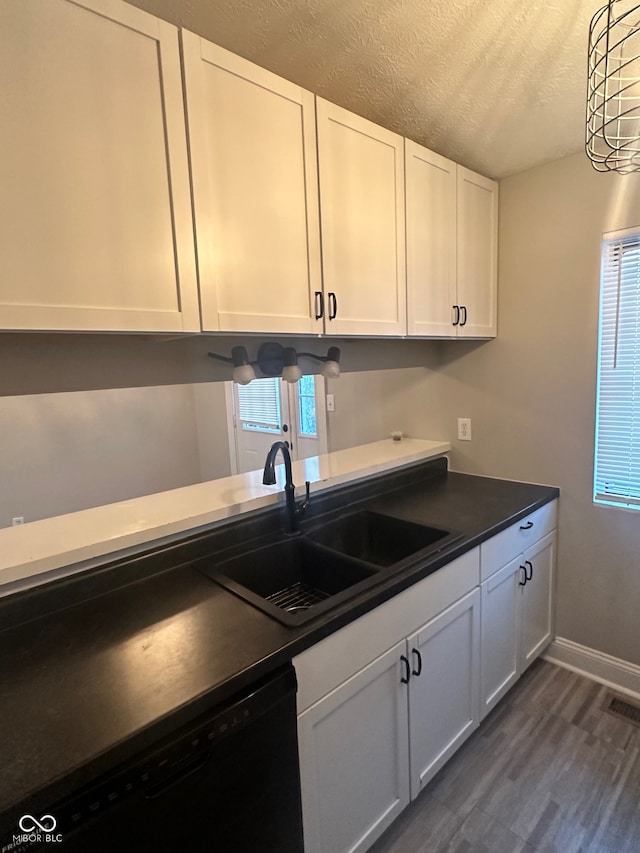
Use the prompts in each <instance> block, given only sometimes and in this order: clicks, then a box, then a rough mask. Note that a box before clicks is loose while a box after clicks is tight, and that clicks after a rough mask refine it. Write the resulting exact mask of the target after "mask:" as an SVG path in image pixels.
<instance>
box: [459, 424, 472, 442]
mask: <svg viewBox="0 0 640 853" xmlns="http://www.w3.org/2000/svg"><path fill="white" fill-rule="evenodd" d="M458 439H459V440H460V441H471V418H458Z"/></svg>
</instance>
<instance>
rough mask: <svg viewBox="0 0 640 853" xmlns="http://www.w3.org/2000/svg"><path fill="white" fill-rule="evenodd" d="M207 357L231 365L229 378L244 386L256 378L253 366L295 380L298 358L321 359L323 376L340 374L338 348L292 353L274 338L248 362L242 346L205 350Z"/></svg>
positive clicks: (262, 346)
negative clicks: (221, 350)
mask: <svg viewBox="0 0 640 853" xmlns="http://www.w3.org/2000/svg"><path fill="white" fill-rule="evenodd" d="M208 355H209V356H210V358H215V359H217V360H218V361H224V362H226V363H227V364H232V365H233V375H232V379H233V381H234V382H237V383H238V384H239V385H248V384H249V382H251V381H252V380H253V379H255V378H256V373H255V370H254V367H255V366H256V365H257V367H258V368H259V369H260V372H261V373H262V375H263V376H282V378H283V379H284V380H285V382H291V383H294V382H297V381H298V380H299V379H300V377H301V376H302V370H301V368H300V366H299V365H298V359H299V358H313V359H315V360H316V361H321V362H323V368H322V371H321V372H322V375H323V376H325V377H326V378H327V379H337V378H338V377H339V376H340V350H339V348H338V347H329V349H328V350H327V354H326V355H316V354H315V353H313V352H296V350H295V349H294V347H283V346H281V344H278V343H275V342H274V341H268V342H267V343H264V344H261V345H260V347H259V349H258V354H257V357H256V359H255V361H249V356H248V354H247V350H246V347H243V346H237V347H233V348H232V350H231V356H228V355H219V354H218V353H215V352H210V353H208Z"/></svg>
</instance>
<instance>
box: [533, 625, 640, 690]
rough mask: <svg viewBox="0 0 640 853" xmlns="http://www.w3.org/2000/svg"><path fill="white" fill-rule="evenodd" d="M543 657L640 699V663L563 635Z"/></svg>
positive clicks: (557, 638)
mask: <svg viewBox="0 0 640 853" xmlns="http://www.w3.org/2000/svg"><path fill="white" fill-rule="evenodd" d="M543 657H544V659H545V660H548V661H550V662H551V663H555V664H558V666H563V667H564V668H565V669H571V670H573V671H574V672H578V673H580V675H586V676H587V678H592V679H593V680H594V681H599V682H600V683H601V684H606V685H607V687H611V688H613V689H614V690H619V691H621V692H622V693H628V694H629V695H631V696H633V697H634V698H635V699H640V666H637V665H636V664H634V663H629V661H625V660H622V659H621V658H614V657H612V656H611V655H606V654H604V652H599V651H596V649H590V648H589V647H588V646H581V645H580V644H579V643H574V642H572V641H571V640H565V639H564V638H563V637H556V639H555V640H554V641H553V642H552V643H551V645H550V646H548V647H547V649H546V650H545V652H544V654H543Z"/></svg>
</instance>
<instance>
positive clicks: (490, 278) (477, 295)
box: [456, 166, 498, 338]
mask: <svg viewBox="0 0 640 853" xmlns="http://www.w3.org/2000/svg"><path fill="white" fill-rule="evenodd" d="M457 185H458V202H457V217H456V218H457V224H458V229H457V232H458V233H457V237H458V240H457V282H458V296H457V302H456V304H457V305H458V307H459V309H460V313H461V316H460V321H459V323H458V326H457V331H458V337H463V338H495V336H496V333H497V319H496V317H497V291H498V287H497V284H498V184H497V183H496V182H495V181H491V180H489V178H483V177H482V175H477V174H476V173H475V172H470V171H469V169H465V168H463V167H462V166H458V167H457Z"/></svg>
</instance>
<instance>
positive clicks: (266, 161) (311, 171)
mask: <svg viewBox="0 0 640 853" xmlns="http://www.w3.org/2000/svg"><path fill="white" fill-rule="evenodd" d="M182 45H183V63H184V75H185V93H186V102H187V122H188V127H189V148H190V157H191V174H192V186H193V201H194V215H195V229H196V245H197V256H198V271H199V280H200V299H201V310H202V328H203V331H225V332H265V333H271V332H282V333H300V334H312V333H314V334H315V333H319V332H322V330H323V323H322V313H323V312H322V308H323V295H322V282H321V270H320V231H319V221H318V217H319V213H318V184H317V180H318V179H317V161H316V124H315V100H314V96H313V95H312V94H311V93H310V92H307V91H305V90H304V89H301V88H300V87H299V86H296V85H294V84H293V83H289V82H288V81H287V80H283V79H282V78H280V77H277V76H276V75H275V74H271V73H270V72H269V71H265V70H264V69H262V68H259V67H258V66H257V65H254V64H252V63H251V62H247V61H246V60H244V59H241V58H240V57H238V56H236V55H234V54H233V53H230V52H229V51H227V50H223V49H222V48H221V47H217V46H216V45H214V44H211V43H210V42H208V41H205V40H204V39H202V38H200V37H199V36H197V35H194V34H193V33H190V32H186V31H184V30H183V31H182Z"/></svg>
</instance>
